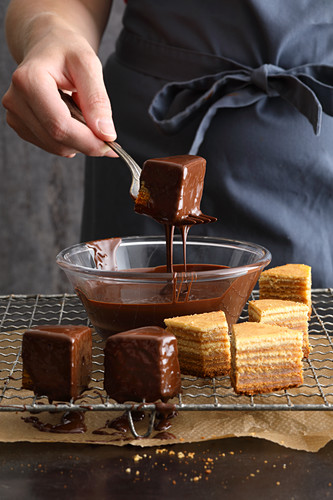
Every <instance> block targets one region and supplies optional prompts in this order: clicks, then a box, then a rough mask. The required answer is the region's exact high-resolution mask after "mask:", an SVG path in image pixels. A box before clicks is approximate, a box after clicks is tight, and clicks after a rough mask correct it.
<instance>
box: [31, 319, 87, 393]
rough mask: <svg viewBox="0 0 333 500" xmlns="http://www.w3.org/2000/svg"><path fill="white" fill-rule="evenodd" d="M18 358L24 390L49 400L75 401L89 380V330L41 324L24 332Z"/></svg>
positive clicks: (74, 326)
mask: <svg viewBox="0 0 333 500" xmlns="http://www.w3.org/2000/svg"><path fill="white" fill-rule="evenodd" d="M22 359H23V377H22V386H23V388H24V389H29V390H32V391H34V392H35V394H37V395H38V396H47V397H48V398H49V400H50V401H53V400H58V401H70V399H71V398H77V397H78V396H79V395H80V393H81V392H82V391H83V390H85V389H86V388H87V387H88V384H89V381H90V376H91V367H92V337H91V329H90V328H88V327H87V326H83V325H41V326H38V327H35V328H31V329H29V330H26V332H25V333H24V335H23V343H22Z"/></svg>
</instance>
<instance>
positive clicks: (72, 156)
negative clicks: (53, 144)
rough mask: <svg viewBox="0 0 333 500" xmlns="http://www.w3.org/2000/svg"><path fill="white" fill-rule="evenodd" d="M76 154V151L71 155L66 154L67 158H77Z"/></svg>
mask: <svg viewBox="0 0 333 500" xmlns="http://www.w3.org/2000/svg"><path fill="white" fill-rule="evenodd" d="M75 156H76V153H73V154H71V155H66V157H65V158H75Z"/></svg>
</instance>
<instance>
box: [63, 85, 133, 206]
mask: <svg viewBox="0 0 333 500" xmlns="http://www.w3.org/2000/svg"><path fill="white" fill-rule="evenodd" d="M59 94H60V96H61V99H62V100H63V101H64V102H65V104H67V107H68V109H69V111H70V114H71V116H72V117H73V118H75V119H76V120H77V121H79V122H81V123H83V124H84V125H87V123H86V121H85V119H84V116H83V114H82V111H81V110H80V108H79V107H78V105H77V104H76V102H75V101H74V99H73V98H72V97H71V96H70V95H69V94H66V93H65V92H63V91H62V90H60V89H59ZM104 142H105V144H107V145H108V146H109V148H111V149H112V150H113V151H114V152H115V153H117V154H118V155H119V157H120V158H121V159H122V160H123V161H124V162H125V163H126V165H127V166H128V167H129V169H130V171H131V174H132V184H131V187H130V194H131V196H132V197H133V198H134V199H135V198H136V197H137V195H138V192H139V187H140V175H141V168H140V167H139V165H138V164H137V163H136V161H135V160H133V158H132V157H131V156H130V155H129V154H128V153H126V151H125V150H124V149H123V148H122V147H121V146H120V144H118V143H117V142H116V141H112V142H108V141H104Z"/></svg>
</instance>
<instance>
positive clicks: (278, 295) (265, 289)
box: [259, 264, 311, 318]
mask: <svg viewBox="0 0 333 500" xmlns="http://www.w3.org/2000/svg"><path fill="white" fill-rule="evenodd" d="M259 294H260V299H282V300H294V301H295V302H303V303H304V304H306V305H307V306H308V312H309V314H308V316H309V318H310V317H311V267H310V266H307V265H305V264H286V265H284V266H278V267H273V268H271V269H267V270H266V271H263V272H262V273H261V276H260V278H259Z"/></svg>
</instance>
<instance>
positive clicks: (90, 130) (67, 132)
mask: <svg viewBox="0 0 333 500" xmlns="http://www.w3.org/2000/svg"><path fill="white" fill-rule="evenodd" d="M95 58H96V59H97V57H95ZM97 61H98V59H97ZM95 64H96V63H95ZM72 66H73V65H72ZM96 66H98V64H96ZM100 71H101V70H100ZM58 73H59V72H58ZM63 73H64V74H65V71H64V72H63ZM68 73H70V72H68ZM78 74H79V76H77V74H76V75H75V82H77V81H79V80H80V79H81V78H83V73H82V69H81V72H80V71H78ZM99 77H100V78H101V82H102V83H100V82H99V83H98V84H97V86H96V87H97V89H98V90H97V91H94V90H93V88H92V87H93V85H92V83H91V82H90V83H89V85H85V84H82V85H80V84H76V83H74V78H73V76H72V75H71V74H70V76H69V79H68V77H67V76H66V77H64V76H63V75H61V76H59V75H58V74H57V71H53V72H52V71H50V69H49V67H47V66H45V65H43V64H40V63H38V64H35V65H34V64H30V65H28V67H27V66H25V65H22V66H21V67H19V68H18V70H16V72H15V73H14V75H13V79H12V84H11V86H10V88H9V90H8V91H7V93H6V94H5V96H4V97H3V100H2V103H3V105H4V107H5V108H6V110H7V123H8V124H9V125H10V126H11V127H12V128H13V129H14V130H15V131H16V132H17V134H18V135H19V136H20V137H21V138H23V139H24V140H26V141H29V142H31V143H32V144H35V145H36V146H38V147H41V148H43V149H45V150H46V151H48V152H51V153H54V154H57V155H60V156H67V157H68V156H70V157H71V156H73V155H74V154H75V153H76V152H82V153H84V154H86V155H89V156H110V157H116V156H117V155H116V153H114V152H113V151H112V150H110V148H109V147H108V146H107V145H106V144H105V143H104V140H109V141H111V140H114V139H115V136H116V134H115V131H114V126H113V122H112V120H111V106H110V102H109V99H108V97H107V94H106V91H105V88H104V83H103V79H102V77H101V73H99ZM83 79H84V78H83ZM71 80H73V81H71ZM96 80H97V81H99V79H98V78H97V79H96ZM59 82H60V84H63V85H64V86H65V88H66V87H67V88H68V87H70V88H77V87H79V88H81V87H82V88H83V89H84V90H83V91H82V93H81V91H80V92H79V91H78V92H77V95H80V105H81V102H85V100H86V98H85V96H86V93H85V92H88V94H89V96H90V97H89V98H88V102H89V105H88V106H84V108H85V109H84V114H85V118H86V121H87V124H88V126H85V125H83V124H82V123H79V122H78V121H77V120H75V119H73V118H72V117H71V115H70V112H69V110H68V108H67V106H66V104H65V103H64V102H63V101H62V99H61V97H60V95H59V92H58V86H60V85H59ZM98 95H100V96H102V97H96V96H98ZM91 96H95V103H96V102H98V106H97V110H96V108H95V106H96V104H95V105H93V102H94V98H93V97H91ZM100 122H101V123H102V124H104V122H105V123H106V127H110V126H111V129H109V132H108V130H107V129H106V130H105V131H106V132H108V133H102V132H101V129H100V128H101V123H100ZM110 123H111V125H110ZM105 131H104V132H105Z"/></svg>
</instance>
